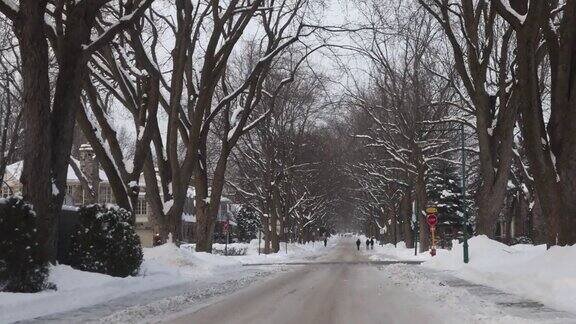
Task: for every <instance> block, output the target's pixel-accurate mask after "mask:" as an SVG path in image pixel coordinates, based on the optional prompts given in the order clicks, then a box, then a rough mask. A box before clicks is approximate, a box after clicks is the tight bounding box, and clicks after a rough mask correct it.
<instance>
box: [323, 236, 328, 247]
mask: <svg viewBox="0 0 576 324" xmlns="http://www.w3.org/2000/svg"><path fill="white" fill-rule="evenodd" d="M326 245H328V238H327V237H324V247H326Z"/></svg>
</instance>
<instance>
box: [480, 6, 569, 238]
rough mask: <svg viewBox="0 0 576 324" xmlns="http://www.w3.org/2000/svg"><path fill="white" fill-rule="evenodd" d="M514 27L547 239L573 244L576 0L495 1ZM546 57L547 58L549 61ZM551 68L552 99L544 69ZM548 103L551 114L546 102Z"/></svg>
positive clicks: (527, 137)
mask: <svg viewBox="0 0 576 324" xmlns="http://www.w3.org/2000/svg"><path fill="white" fill-rule="evenodd" d="M491 3H492V5H493V6H495V7H496V8H497V9H498V13H499V14H500V15H501V16H502V17H503V18H504V19H506V21H507V22H508V23H509V24H510V25H511V26H512V28H513V29H514V31H515V35H516V43H517V48H516V52H517V59H516V64H517V79H518V81H517V82H518V87H519V89H520V91H521V94H522V95H521V96H520V97H521V99H520V103H521V105H520V106H521V110H520V113H521V121H520V125H521V128H522V133H523V138H524V141H525V150H526V154H527V157H528V160H529V167H530V172H531V173H532V175H533V176H534V185H535V187H536V192H537V194H538V197H539V200H540V202H541V204H542V210H543V212H544V215H546V217H547V220H548V221H547V224H548V233H547V236H548V240H547V241H548V244H550V245H552V244H560V245H565V244H574V243H575V242H576V233H575V232H574V231H573V230H572V229H573V227H574V226H575V225H576V217H574V215H575V212H576V196H575V195H576V191H575V189H576V165H575V163H574V161H575V158H576V144H575V142H574V138H575V136H574V127H573V125H574V122H576V119H575V118H576V114H574V107H575V105H576V100H575V97H574V90H575V86H576V81H575V78H574V73H575V72H574V71H575V69H574V66H575V63H574V55H576V53H575V52H574V48H575V45H576V38H575V37H574V36H575V33H576V30H575V29H574V23H575V22H576V3H574V2H573V1H548V0H546V1H526V0H513V1H510V2H509V5H504V3H503V1H500V0H495V1H491ZM545 57H547V58H548V60H544V58H545ZM542 70H544V71H549V72H550V98H549V102H548V101H547V100H546V98H545V97H544V92H545V88H544V87H543V81H545V80H543V76H545V75H546V74H542V73H541V71H542ZM548 105H549V107H550V110H549V116H550V117H549V118H547V112H546V109H545V108H546V107H547V106H548Z"/></svg>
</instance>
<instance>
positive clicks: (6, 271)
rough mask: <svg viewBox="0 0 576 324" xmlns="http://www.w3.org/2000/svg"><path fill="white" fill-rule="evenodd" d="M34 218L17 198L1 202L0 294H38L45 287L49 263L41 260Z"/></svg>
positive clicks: (49, 286) (48, 286)
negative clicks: (6, 292)
mask: <svg viewBox="0 0 576 324" xmlns="http://www.w3.org/2000/svg"><path fill="white" fill-rule="evenodd" d="M36 223H37V217H36V215H35V213H34V211H33V210H32V206H31V205H28V204H26V203H25V202H24V201H23V200H22V199H20V198H14V197H11V198H8V199H0V291H11V292H37V291H41V290H44V289H47V288H54V286H53V285H50V284H47V283H46V279H47V278H48V264H47V263H46V262H44V261H42V258H41V253H42V252H41V250H40V245H39V243H38V232H37V230H36V226H37V225H36Z"/></svg>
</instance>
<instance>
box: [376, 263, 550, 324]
mask: <svg viewBox="0 0 576 324" xmlns="http://www.w3.org/2000/svg"><path fill="white" fill-rule="evenodd" d="M379 270H380V273H381V275H382V276H384V277H385V278H386V279H385V282H386V283H389V284H392V285H394V286H397V287H398V286H399V287H402V289H405V290H408V291H410V292H412V293H414V294H415V295H417V299H415V300H414V302H415V303H419V304H417V305H414V306H411V307H414V308H419V307H430V308H432V309H433V310H434V312H437V313H440V314H445V318H444V321H443V323H491V324H510V323H514V324H520V323H526V324H528V323H530V324H535V323H561V322H559V321H555V320H554V321H552V322H550V321H545V320H534V319H529V318H522V317H518V316H516V315H515V314H513V313H511V312H510V313H508V312H503V310H502V308H500V307H498V306H497V305H496V304H495V303H494V302H493V301H490V300H486V299H485V297H480V296H476V295H474V294H471V293H470V292H469V291H467V290H466V289H462V288H455V287H451V286H449V285H446V284H445V283H443V280H442V279H440V278H438V277H435V276H430V273H429V272H428V271H429V270H426V269H424V268H422V267H414V266H408V265H403V264H393V265H388V266H383V267H379Z"/></svg>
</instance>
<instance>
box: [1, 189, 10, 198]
mask: <svg viewBox="0 0 576 324" xmlns="http://www.w3.org/2000/svg"><path fill="white" fill-rule="evenodd" d="M10 193H11V192H10V188H8V187H7V186H2V198H6V197H8V196H10Z"/></svg>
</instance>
